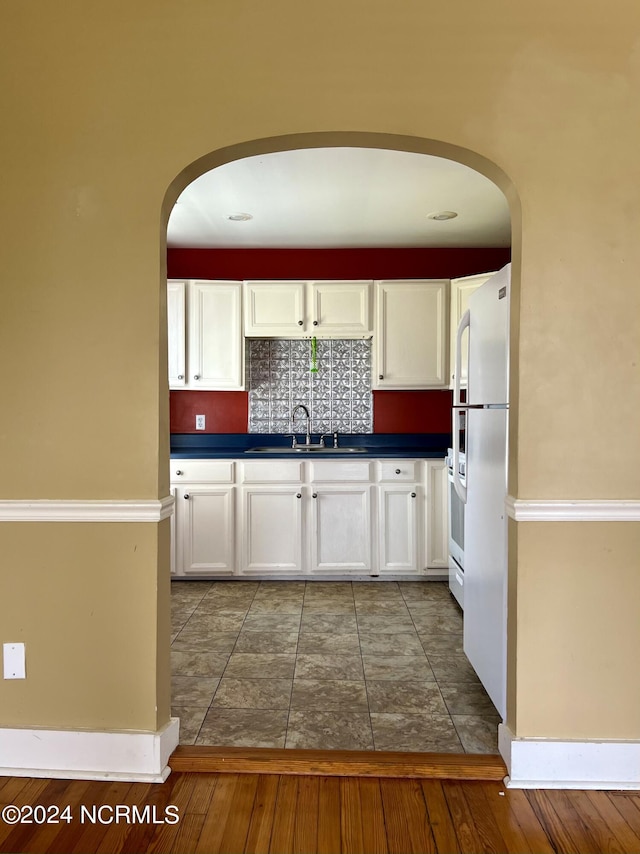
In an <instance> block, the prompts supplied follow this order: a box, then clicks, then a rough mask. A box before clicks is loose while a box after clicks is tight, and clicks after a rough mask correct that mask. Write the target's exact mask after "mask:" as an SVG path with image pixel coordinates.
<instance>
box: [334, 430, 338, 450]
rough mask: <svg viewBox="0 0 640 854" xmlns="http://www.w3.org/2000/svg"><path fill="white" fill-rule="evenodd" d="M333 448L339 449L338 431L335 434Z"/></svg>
mask: <svg viewBox="0 0 640 854" xmlns="http://www.w3.org/2000/svg"><path fill="white" fill-rule="evenodd" d="M333 447H334V448H337V447H338V433H337V431H336V432H335V433H334V434H333Z"/></svg>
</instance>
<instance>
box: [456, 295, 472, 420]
mask: <svg viewBox="0 0 640 854" xmlns="http://www.w3.org/2000/svg"><path fill="white" fill-rule="evenodd" d="M470 322H471V314H470V312H469V309H467V310H466V311H465V313H464V314H463V315H462V317H461V318H460V323H459V324H458V331H457V333H456V360H455V365H454V368H453V405H454V406H460V405H461V404H462V401H461V400H460V373H461V371H462V333H463V332H464V330H465V329H468V328H469V324H470Z"/></svg>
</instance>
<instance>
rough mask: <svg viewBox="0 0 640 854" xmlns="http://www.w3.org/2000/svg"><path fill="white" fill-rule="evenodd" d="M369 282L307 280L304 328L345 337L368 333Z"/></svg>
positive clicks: (370, 284) (369, 319) (311, 331)
mask: <svg viewBox="0 0 640 854" xmlns="http://www.w3.org/2000/svg"><path fill="white" fill-rule="evenodd" d="M371 287H372V282H367V281H363V282H339V281H330V282H311V283H310V291H311V293H310V298H309V306H310V317H309V318H308V323H307V326H306V328H307V331H308V332H309V333H310V334H312V335H313V334H316V335H319V336H321V335H323V334H324V335H343V336H345V337H349V336H354V335H358V336H360V335H362V336H363V337H365V336H369V335H371V334H372V324H371Z"/></svg>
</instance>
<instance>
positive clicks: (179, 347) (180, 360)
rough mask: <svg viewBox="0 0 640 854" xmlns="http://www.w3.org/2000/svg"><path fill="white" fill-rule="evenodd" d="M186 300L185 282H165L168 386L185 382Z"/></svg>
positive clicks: (176, 385)
mask: <svg viewBox="0 0 640 854" xmlns="http://www.w3.org/2000/svg"><path fill="white" fill-rule="evenodd" d="M186 301H187V283H186V282H174V281H170V282H168V283H167V324H168V342H167V346H168V355H169V388H183V387H184V385H185V382H186V372H187V371H186V359H187V353H186V349H185V348H186V343H187V341H186V335H185V331H186V326H185V324H186Z"/></svg>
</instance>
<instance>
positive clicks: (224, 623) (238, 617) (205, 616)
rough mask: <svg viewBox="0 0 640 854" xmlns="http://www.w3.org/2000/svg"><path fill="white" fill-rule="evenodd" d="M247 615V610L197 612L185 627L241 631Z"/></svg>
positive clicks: (193, 629) (209, 630) (204, 629)
mask: <svg viewBox="0 0 640 854" xmlns="http://www.w3.org/2000/svg"><path fill="white" fill-rule="evenodd" d="M245 616H246V611H218V610H214V611H213V612H211V613H207V612H200V613H198V612H196V613H195V614H194V615H193V616H192V617H191V619H190V620H189V622H188V623H187V625H186V626H185V628H186V629H188V630H189V631H204V632H239V631H240V629H241V628H242V624H243V622H244V618H245Z"/></svg>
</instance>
